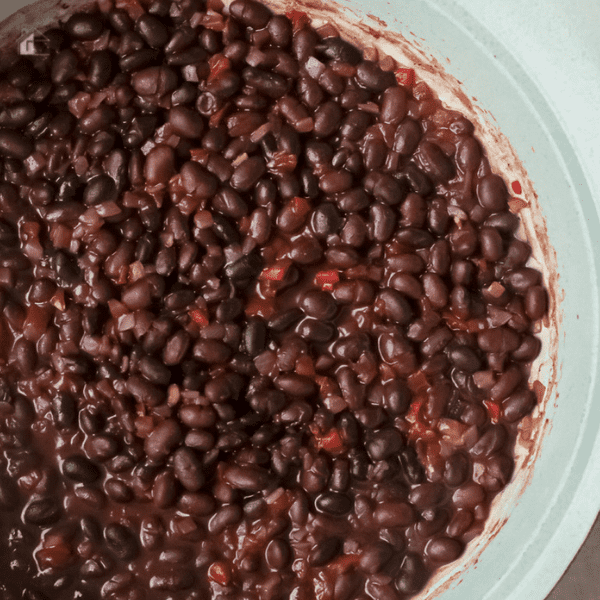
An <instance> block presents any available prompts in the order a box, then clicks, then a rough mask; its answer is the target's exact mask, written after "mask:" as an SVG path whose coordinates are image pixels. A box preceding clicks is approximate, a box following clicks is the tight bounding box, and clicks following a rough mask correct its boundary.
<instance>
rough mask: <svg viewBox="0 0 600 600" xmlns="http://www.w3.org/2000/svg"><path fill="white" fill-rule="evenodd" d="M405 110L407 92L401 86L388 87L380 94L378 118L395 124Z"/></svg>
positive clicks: (402, 116) (403, 115) (401, 117)
mask: <svg viewBox="0 0 600 600" xmlns="http://www.w3.org/2000/svg"><path fill="white" fill-rule="evenodd" d="M406 112H407V94H406V91H405V90H404V88H402V87H389V88H388V89H387V90H385V92H383V94H382V96H381V110H380V112H379V118H380V119H381V121H382V122H383V123H390V124H391V125H397V124H398V123H399V122H400V121H402V119H404V117H405V116H406Z"/></svg>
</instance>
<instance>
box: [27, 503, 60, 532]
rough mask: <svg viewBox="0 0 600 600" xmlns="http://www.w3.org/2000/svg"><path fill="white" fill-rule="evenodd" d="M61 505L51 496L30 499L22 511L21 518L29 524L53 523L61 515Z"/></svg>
mask: <svg viewBox="0 0 600 600" xmlns="http://www.w3.org/2000/svg"><path fill="white" fill-rule="evenodd" d="M61 512H62V511H61V507H60V505H59V504H58V503H57V502H56V501H55V500H54V499H52V498H39V499H36V500H32V501H31V502H30V503H29V504H28V505H27V506H26V507H25V510H24V511H23V520H24V521H25V523H29V524H31V525H38V526H39V527H47V526H48V525H53V524H54V523H56V522H57V521H58V520H59V519H60V517H61Z"/></svg>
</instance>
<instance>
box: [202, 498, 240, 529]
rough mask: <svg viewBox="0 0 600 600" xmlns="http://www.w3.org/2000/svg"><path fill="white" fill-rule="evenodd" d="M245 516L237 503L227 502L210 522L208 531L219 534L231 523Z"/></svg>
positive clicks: (233, 523)
mask: <svg viewBox="0 0 600 600" xmlns="http://www.w3.org/2000/svg"><path fill="white" fill-rule="evenodd" d="M242 517H243V511H242V509H241V508H240V507H239V506H238V505H237V504H226V505H224V506H222V507H221V508H220V509H219V510H218V511H217V512H216V513H214V514H213V516H212V517H211V518H210V521H209V522H208V531H209V532H210V533H212V534H218V533H221V531H223V529H225V528H226V527H228V526H229V525H235V524H236V523H238V522H239V521H240V520H241V519H242Z"/></svg>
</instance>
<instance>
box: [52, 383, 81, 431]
mask: <svg viewBox="0 0 600 600" xmlns="http://www.w3.org/2000/svg"><path fill="white" fill-rule="evenodd" d="M52 413H53V415H54V422H55V423H56V424H57V425H58V426H59V427H60V428H69V427H72V426H73V425H74V424H75V423H76V421H77V403H76V402H75V399H74V398H73V396H71V395H70V394H67V393H66V392H58V393H57V394H56V395H55V396H54V397H53V398H52Z"/></svg>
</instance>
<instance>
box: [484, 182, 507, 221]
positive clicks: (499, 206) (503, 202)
mask: <svg viewBox="0 0 600 600" xmlns="http://www.w3.org/2000/svg"><path fill="white" fill-rule="evenodd" d="M477 199H478V200H479V203H480V204H481V206H483V208H486V209H487V210H489V211H490V212H495V213H497V212H500V211H503V210H506V206H507V202H508V190H507V189H506V184H505V183H504V180H503V179H502V178H501V177H500V176H499V175H494V174H491V175H486V176H485V177H483V178H482V179H481V180H480V182H479V183H478V184H477Z"/></svg>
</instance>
